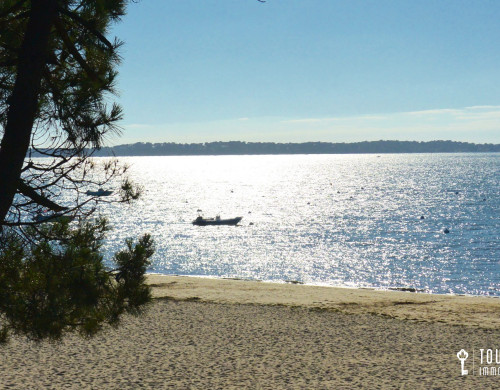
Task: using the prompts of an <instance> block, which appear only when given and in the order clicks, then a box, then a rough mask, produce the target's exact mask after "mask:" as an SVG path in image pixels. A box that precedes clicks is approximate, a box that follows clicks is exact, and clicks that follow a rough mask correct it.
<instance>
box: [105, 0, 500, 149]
mask: <svg viewBox="0 0 500 390" xmlns="http://www.w3.org/2000/svg"><path fill="white" fill-rule="evenodd" d="M114 34H115V35H116V36H118V37H119V38H120V39H121V40H123V41H125V46H124V47H123V49H122V57H123V63H122V65H121V66H120V68H119V71H120V77H119V83H118V86H119V90H120V97H119V99H118V100H119V102H120V103H121V104H122V105H123V108H124V110H125V119H124V120H123V122H122V123H121V125H122V127H123V128H124V132H123V136H122V137H121V138H119V139H113V141H112V143H114V144H116V143H130V142H137V141H149V142H206V141H218V140H222V141H224V140H240V141H274V142H305V141H328V142H354V141H361V140H379V139H399V140H418V141H420V140H422V141H425V140H433V139H452V140H458V141H470V142H479V143H482V142H493V143H500V43H499V42H500V1H496V0H492V1H464V0H449V1H444V0H430V1H428V0H418V1H415V0H412V1H405V0H399V1H397V0H392V1H384V0H377V1H356V0H344V1H337V0H268V1H267V2H266V3H260V2H258V1H257V0H141V1H140V2H139V3H130V5H129V6H128V14H127V16H126V17H124V18H123V20H122V22H121V23H120V24H119V25H118V26H116V28H115V29H114Z"/></svg>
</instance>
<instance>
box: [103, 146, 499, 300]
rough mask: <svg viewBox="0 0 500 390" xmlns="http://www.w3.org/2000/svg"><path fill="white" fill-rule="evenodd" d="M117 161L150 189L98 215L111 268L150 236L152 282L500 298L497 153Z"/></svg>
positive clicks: (130, 158)
mask: <svg viewBox="0 0 500 390" xmlns="http://www.w3.org/2000/svg"><path fill="white" fill-rule="evenodd" d="M97 160H99V159H97ZM120 160H121V161H122V162H123V163H127V164H129V165H130V171H129V174H130V176H131V178H132V180H133V181H135V182H136V183H137V184H139V185H141V186H142V187H143V188H144V193H143V196H142V198H141V199H140V200H139V201H137V202H135V203H134V204H132V205H131V206H125V205H101V206H100V208H99V212H100V213H101V214H103V215H105V216H107V217H108V219H109V220H110V223H111V225H112V227H113V230H112V231H111V232H110V233H109V235H108V239H107V241H106V243H105V251H106V259H107V261H108V262H110V261H111V259H112V254H113V253H114V252H115V251H117V250H119V249H121V248H123V241H124V239H125V238H126V237H135V238H137V237H139V236H140V235H141V234H143V233H151V234H152V236H153V237H154V240H155V243H156V253H155V255H154V257H153V262H152V264H151V266H150V268H149V270H148V271H149V272H154V273H160V274H178V275H193V276H194V275H196V276H209V277H230V278H244V279H254V280H264V281H276V282H284V281H296V282H301V283H307V284H318V285H331V286H348V287H374V288H382V289H387V288H411V289H416V290H418V291H425V292H431V293H452V294H475V295H493V296H500V245H499V244H500V154H382V155H374V154H363V155H278V156H276V155H273V156H271V155H265V156H185V157H128V158H120ZM199 214H202V215H203V216H205V217H214V216H216V215H220V216H221V218H232V217H237V216H242V217H243V220H242V221H241V222H240V224H239V225H238V226H236V227H234V226H206V227H199V226H193V225H192V223H191V222H192V221H193V220H194V219H195V218H196V217H197V216H198V215H199ZM445 229H448V231H449V233H445V232H444V231H445ZM109 264H111V263H109Z"/></svg>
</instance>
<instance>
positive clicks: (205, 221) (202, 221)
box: [193, 217, 243, 226]
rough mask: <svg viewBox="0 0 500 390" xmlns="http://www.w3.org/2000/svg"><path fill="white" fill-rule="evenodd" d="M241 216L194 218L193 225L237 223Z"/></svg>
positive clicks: (233, 224)
mask: <svg viewBox="0 0 500 390" xmlns="http://www.w3.org/2000/svg"><path fill="white" fill-rule="evenodd" d="M242 218H243V217H236V218H231V219H212V218H210V219H199V218H197V219H195V220H194V221H193V225H196V226H216V225H232V226H235V225H237V224H238V223H239V222H240V221H241V220H242Z"/></svg>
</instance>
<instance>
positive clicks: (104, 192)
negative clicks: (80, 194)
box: [86, 188, 113, 196]
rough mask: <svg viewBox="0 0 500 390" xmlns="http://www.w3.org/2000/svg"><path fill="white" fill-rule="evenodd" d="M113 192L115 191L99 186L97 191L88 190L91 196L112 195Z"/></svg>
mask: <svg viewBox="0 0 500 390" xmlns="http://www.w3.org/2000/svg"><path fill="white" fill-rule="evenodd" d="M112 193H113V191H110V190H105V189H103V188H99V189H98V190H97V191H87V192H86V194H87V195H91V196H110V195H111V194H112Z"/></svg>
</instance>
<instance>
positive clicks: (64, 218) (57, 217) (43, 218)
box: [33, 213, 74, 222]
mask: <svg viewBox="0 0 500 390" xmlns="http://www.w3.org/2000/svg"><path fill="white" fill-rule="evenodd" d="M73 218H74V217H72V216H70V215H64V214H60V213H55V214H41V213H40V214H37V215H36V216H35V218H33V219H34V221H35V222H71V221H72V220H73Z"/></svg>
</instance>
